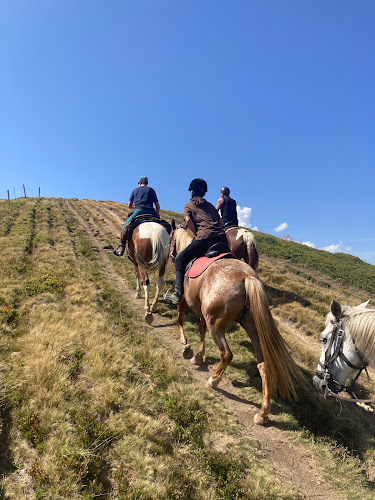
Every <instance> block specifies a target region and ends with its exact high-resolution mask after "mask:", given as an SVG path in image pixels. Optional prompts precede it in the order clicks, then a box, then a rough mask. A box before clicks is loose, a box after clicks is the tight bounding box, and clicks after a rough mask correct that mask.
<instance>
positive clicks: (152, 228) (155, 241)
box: [137, 222, 169, 271]
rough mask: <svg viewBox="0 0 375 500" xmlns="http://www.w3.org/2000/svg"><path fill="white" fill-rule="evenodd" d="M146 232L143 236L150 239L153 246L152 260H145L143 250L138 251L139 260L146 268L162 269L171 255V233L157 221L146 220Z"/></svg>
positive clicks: (151, 269) (152, 269)
mask: <svg viewBox="0 0 375 500" xmlns="http://www.w3.org/2000/svg"><path fill="white" fill-rule="evenodd" d="M146 224H147V227H145V229H146V232H145V233H144V235H143V237H147V238H149V239H150V243H151V247H152V257H151V260H145V258H144V255H143V254H142V252H140V253H137V261H138V264H140V265H141V266H142V267H143V268H144V269H147V270H149V271H154V270H156V269H160V268H161V266H162V265H163V264H166V262H168V257H169V235H168V233H167V231H166V229H165V228H164V227H163V226H162V225H161V224H158V223H157V222H145V223H144V225H145V226H146Z"/></svg>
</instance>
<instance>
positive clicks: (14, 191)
mask: <svg viewBox="0 0 375 500" xmlns="http://www.w3.org/2000/svg"><path fill="white" fill-rule="evenodd" d="M13 193H14V199H16V198H17V196H16V190H15V189H14V188H13Z"/></svg>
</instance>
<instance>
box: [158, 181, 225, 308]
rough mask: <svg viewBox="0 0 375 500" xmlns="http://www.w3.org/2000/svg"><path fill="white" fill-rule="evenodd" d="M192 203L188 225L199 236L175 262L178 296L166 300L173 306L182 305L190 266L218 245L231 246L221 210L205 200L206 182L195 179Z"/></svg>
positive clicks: (187, 214) (186, 211) (191, 188)
mask: <svg viewBox="0 0 375 500" xmlns="http://www.w3.org/2000/svg"><path fill="white" fill-rule="evenodd" d="M188 190H189V191H190V194H191V200H190V201H189V202H188V203H186V205H185V208H184V216H185V222H186V224H187V226H188V227H189V229H191V231H192V232H193V233H194V234H195V236H194V239H193V241H192V242H191V243H190V245H188V246H187V247H186V248H185V249H184V250H182V251H181V252H179V253H178V254H177V257H176V260H175V267H176V281H175V285H174V292H173V293H172V294H168V293H166V294H165V295H164V298H165V299H166V300H169V301H170V302H172V303H173V304H179V303H180V301H181V298H182V296H183V290H184V285H183V282H184V274H185V268H186V266H187V264H188V263H189V262H190V261H191V260H192V259H194V258H196V257H202V256H203V255H204V254H205V253H206V251H207V250H208V249H209V248H210V246H212V245H214V244H215V243H219V242H223V243H227V244H228V241H227V238H226V236H225V233H224V230H223V222H222V220H221V219H220V217H219V214H218V213H217V210H216V209H215V207H214V206H213V205H211V203H209V202H208V201H207V200H205V199H204V198H203V197H204V195H205V194H206V192H207V183H206V181H205V180H203V179H200V178H198V179H193V180H192V181H191V183H190V186H189V189H188Z"/></svg>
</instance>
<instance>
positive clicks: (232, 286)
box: [171, 223, 303, 425]
mask: <svg viewBox="0 0 375 500" xmlns="http://www.w3.org/2000/svg"><path fill="white" fill-rule="evenodd" d="M189 241H190V238H189V237H188V236H187V231H186V230H185V229H183V228H181V227H179V228H176V227H175V226H174V224H173V223H172V233H171V254H173V252H174V251H176V250H177V253H178V252H179V251H180V250H182V249H183V248H185V247H186V246H187V244H188V243H189ZM186 305H188V306H189V307H190V309H192V311H194V312H195V313H196V314H198V315H199V316H200V321H199V331H200V336H201V342H200V347H199V350H198V352H197V353H196V355H195V356H193V357H192V359H191V362H192V363H193V364H202V363H203V360H204V354H205V334H206V329H207V328H208V330H209V332H210V334H211V337H212V339H213V341H214V342H215V344H216V345H217V347H218V349H219V353H220V358H221V361H220V362H219V364H218V366H217V367H216V369H215V371H214V373H213V374H212V376H211V377H210V378H209V380H208V384H209V385H210V387H213V388H215V387H217V385H218V383H219V382H220V380H221V377H222V376H223V373H224V371H225V369H226V367H227V366H228V365H229V363H230V362H231V360H232V358H233V354H232V352H231V350H230V348H229V345H228V343H227V340H226V338H225V327H226V326H227V325H228V324H229V323H230V322H231V321H237V322H238V323H240V325H242V326H243V328H244V329H245V330H246V332H247V334H248V335H249V337H250V339H251V342H252V343H253V346H254V350H255V354H256V358H257V366H258V370H259V373H260V376H261V378H262V392H263V400H262V406H261V409H260V411H259V413H258V414H257V415H255V417H254V421H255V422H256V423H257V424H262V425H264V424H266V423H267V422H268V421H269V416H268V415H269V413H270V411H271V405H270V398H271V396H272V394H273V393H274V391H276V390H278V391H279V393H280V395H281V396H282V397H287V398H290V397H291V396H294V397H295V396H296V391H295V388H294V385H293V378H294V377H297V378H299V379H302V378H303V376H302V374H301V371H300V369H299V368H298V366H297V365H296V364H295V362H294V361H293V359H292V357H291V355H290V353H289V350H288V348H287V346H286V344H285V342H284V340H283V338H282V337H281V335H280V333H279V331H278V329H277V327H276V324H275V322H274V319H273V318H272V315H271V311H270V308H269V305H268V300H267V297H266V293H265V291H264V288H263V285H262V284H261V282H260V281H259V278H258V276H257V274H256V273H255V271H254V270H253V269H252V268H251V267H250V266H248V265H247V264H245V263H244V262H241V261H239V260H236V259H223V260H217V261H215V262H213V263H212V264H211V265H210V266H209V267H208V269H207V270H206V271H205V272H204V273H203V274H201V275H200V276H198V277H197V278H193V279H189V280H188V281H187V283H185V290H184V297H183V299H182V301H181V303H180V304H179V306H178V314H177V318H176V323H177V326H178V329H179V333H180V340H181V343H182V345H183V346H184V357H191V356H192V351H191V348H190V346H188V343H187V340H186V338H185V335H184V330H183V315H184V311H185V308H186ZM189 353H190V355H189Z"/></svg>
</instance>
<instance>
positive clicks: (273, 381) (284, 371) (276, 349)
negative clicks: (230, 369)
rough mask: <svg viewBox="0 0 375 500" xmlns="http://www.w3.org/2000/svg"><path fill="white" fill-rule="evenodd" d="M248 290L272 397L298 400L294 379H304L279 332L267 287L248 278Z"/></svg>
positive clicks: (247, 293)
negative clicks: (277, 392) (271, 309)
mask: <svg viewBox="0 0 375 500" xmlns="http://www.w3.org/2000/svg"><path fill="white" fill-rule="evenodd" d="M245 289H246V299H247V301H248V302H249V303H250V311H251V314H252V315H253V318H254V322H255V327H256V330H257V332H258V336H259V339H260V345H261V348H262V353H263V359H264V366H265V370H266V376H267V383H268V386H269V390H270V392H271V394H272V393H273V392H274V391H276V390H277V391H279V393H280V395H281V397H283V398H287V399H290V398H291V397H294V398H297V394H296V389H295V387H294V380H293V379H297V380H301V381H303V380H304V377H303V374H302V372H301V370H300V368H299V367H298V366H297V364H296V363H295V362H294V360H293V358H292V356H291V355H290V353H289V350H288V347H287V345H286V343H285V341H284V339H283V338H282V336H281V334H280V332H279V330H278V329H277V326H276V324H275V320H274V319H273V317H272V314H271V311H270V308H269V304H268V300H267V296H266V292H265V290H264V288H263V285H262V283H261V282H260V281H259V279H257V278H255V277H246V279H245Z"/></svg>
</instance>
